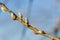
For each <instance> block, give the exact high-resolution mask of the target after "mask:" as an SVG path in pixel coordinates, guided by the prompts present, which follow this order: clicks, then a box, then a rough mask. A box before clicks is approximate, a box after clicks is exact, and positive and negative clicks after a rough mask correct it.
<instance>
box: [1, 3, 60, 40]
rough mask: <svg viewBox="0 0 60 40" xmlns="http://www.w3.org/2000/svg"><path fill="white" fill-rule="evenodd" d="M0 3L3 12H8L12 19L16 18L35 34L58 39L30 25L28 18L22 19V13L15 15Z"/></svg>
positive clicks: (53, 39)
mask: <svg viewBox="0 0 60 40" xmlns="http://www.w3.org/2000/svg"><path fill="white" fill-rule="evenodd" d="M0 5H1V6H2V7H1V10H2V11H3V12H8V13H9V14H10V15H11V17H12V19H13V20H18V21H19V22H21V23H22V24H23V25H25V26H26V27H28V28H29V29H31V30H33V31H34V33H35V34H40V35H43V36H45V37H48V38H50V39H52V40H60V39H59V38H56V37H54V36H51V35H49V34H47V33H46V32H44V31H43V30H38V29H36V28H34V27H33V26H31V25H30V24H29V20H28V18H25V20H23V19H22V18H23V15H22V14H19V17H18V16H16V15H15V13H14V12H12V11H11V10H9V9H8V8H7V7H6V6H5V5H4V4H3V3H0Z"/></svg>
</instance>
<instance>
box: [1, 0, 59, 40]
mask: <svg viewBox="0 0 60 40" xmlns="http://www.w3.org/2000/svg"><path fill="white" fill-rule="evenodd" d="M0 2H2V3H4V4H5V5H6V6H7V7H8V8H9V9H10V10H12V11H13V12H15V14H16V15H17V16H18V12H19V11H22V14H23V16H24V18H25V17H28V18H29V23H30V24H31V25H32V26H34V27H36V28H37V29H39V30H44V31H45V32H46V33H48V34H50V35H53V36H55V35H54V33H53V31H54V27H55V25H56V23H57V22H59V19H60V0H0ZM56 37H60V35H59V33H58V35H57V36H56ZM0 40H51V39H49V38H47V37H44V36H42V35H35V34H34V32H33V31H32V30H30V29H29V28H27V27H25V26H24V25H22V24H21V23H20V22H18V21H13V20H12V19H11V16H10V14H8V13H4V12H2V11H1V10H0Z"/></svg>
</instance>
